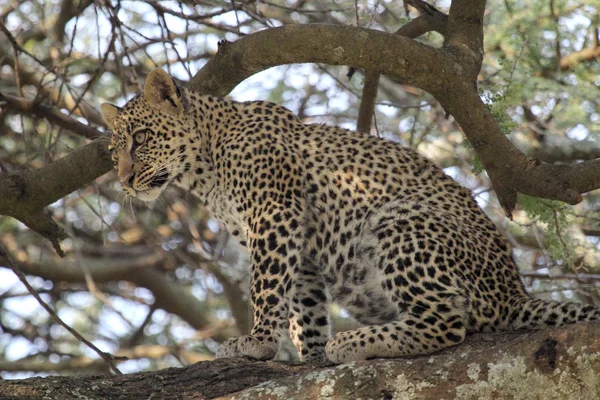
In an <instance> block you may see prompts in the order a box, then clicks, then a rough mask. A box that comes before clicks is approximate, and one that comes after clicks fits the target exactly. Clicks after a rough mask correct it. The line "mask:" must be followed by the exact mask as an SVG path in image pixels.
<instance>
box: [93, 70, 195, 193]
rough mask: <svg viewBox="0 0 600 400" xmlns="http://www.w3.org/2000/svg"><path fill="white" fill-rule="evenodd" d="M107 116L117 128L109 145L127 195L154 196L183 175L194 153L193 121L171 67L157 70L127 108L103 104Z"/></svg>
mask: <svg viewBox="0 0 600 400" xmlns="http://www.w3.org/2000/svg"><path fill="white" fill-rule="evenodd" d="M102 116H103V118H104V121H105V122H106V124H107V125H108V126H109V127H110V129H112V131H113V134H112V137H111V141H110V146H109V149H110V150H111V152H112V160H113V164H114V165H115V168H117V170H118V178H119V182H120V183H121V185H122V186H123V190H124V191H125V192H126V193H127V194H129V195H131V196H133V197H137V198H139V199H140V200H144V201H151V200H154V199H156V198H157V197H158V195H159V194H160V193H161V192H162V190H163V189H164V188H165V187H166V186H167V184H168V183H169V182H170V181H172V180H173V179H175V178H176V177H177V176H178V175H179V176H181V174H182V173H183V171H184V168H185V163H186V159H187V158H188V157H189V154H187V153H188V152H189V150H188V147H189V145H190V140H191V135H190V122H189V121H188V120H189V118H187V115H186V101H185V99H184V96H183V93H182V90H180V89H179V88H178V87H177V85H176V84H175V82H174V81H173V79H171V77H170V76H169V75H168V74H167V73H166V72H164V71H162V70H160V69H156V70H154V71H152V72H151V73H150V74H149V75H148V78H147V79H146V84H145V86H144V91H143V92H142V93H140V94H138V95H137V96H135V97H134V98H132V99H131V100H130V101H129V102H127V104H125V106H124V107H123V108H120V107H117V106H114V105H112V104H108V103H105V104H102Z"/></svg>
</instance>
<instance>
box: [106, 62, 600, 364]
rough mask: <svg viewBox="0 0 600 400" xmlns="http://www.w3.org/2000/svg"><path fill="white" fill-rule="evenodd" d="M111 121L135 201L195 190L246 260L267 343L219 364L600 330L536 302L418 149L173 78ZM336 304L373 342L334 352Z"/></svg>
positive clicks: (590, 314)
mask: <svg viewBox="0 0 600 400" xmlns="http://www.w3.org/2000/svg"><path fill="white" fill-rule="evenodd" d="M102 110H103V115H104V117H105V119H106V121H107V123H108V124H109V126H110V127H111V128H112V129H113V132H114V133H113V136H112V147H113V158H114V160H115V163H116V165H117V167H118V169H119V179H120V181H121V182H122V184H123V188H124V190H125V191H126V192H127V193H129V194H131V195H132V196H137V197H139V198H141V199H143V200H152V199H154V198H156V197H157V196H158V195H159V194H160V192H161V191H162V190H163V189H164V187H165V186H167V185H168V184H170V183H173V184H175V185H178V186H180V187H183V188H185V189H187V190H190V191H191V192H193V193H194V194H196V195H197V196H198V197H199V198H200V199H201V200H202V201H204V202H205V203H206V205H207V207H208V208H209V210H210V211H211V212H212V213H213V214H214V216H215V217H217V218H219V219H220V220H222V221H223V222H224V223H225V224H226V226H227V228H228V230H229V232H230V233H231V234H232V235H233V236H235V237H236V238H238V239H239V240H240V242H241V243H242V244H244V245H246V246H247V247H248V250H249V252H250V257H251V264H252V267H251V268H252V270H251V286H250V290H251V299H252V306H253V312H254V327H253V329H252V331H251V333H250V335H248V336H243V337H240V338H235V339H231V340H229V341H227V342H225V343H224V344H222V345H221V348H220V349H219V351H218V352H217V356H218V357H233V356H249V357H252V358H256V359H261V360H264V359H269V358H272V357H273V356H274V355H275V353H276V352H277V349H278V344H279V341H280V339H281V335H282V334H283V332H284V331H285V330H286V329H289V333H290V335H291V337H292V340H293V342H294V344H295V346H296V347H297V349H298V353H299V354H300V357H301V358H302V359H303V360H310V359H320V358H322V357H323V356H324V355H325V354H326V356H327V357H328V358H329V359H330V360H331V361H333V362H336V363H343V362H347V361H351V360H361V359H367V358H375V357H399V356H407V355H419V354H427V353H431V352H435V351H438V350H440V349H443V348H446V347H449V346H453V345H456V344H459V343H461V342H462V341H463V340H464V338H465V335H466V334H467V333H470V332H480V331H488V332H489V331H497V330H517V329H530V328H542V327H546V326H556V325H563V324H569V323H574V322H577V321H583V320H592V319H597V318H598V317H599V316H600V312H599V311H598V309H596V308H594V307H592V306H584V305H580V304H575V303H558V302H552V301H542V300H536V299H532V298H531V297H530V296H529V295H527V293H526V292H525V289H524V287H523V285H522V283H521V281H520V279H519V275H518V272H517V267H516V265H515V262H514V261H513V258H512V255H511V250H510V248H509V246H508V245H507V242H506V240H505V239H504V238H503V237H502V236H501V235H500V233H499V232H498V230H497V229H496V227H495V226H494V224H493V223H492V222H491V221H490V220H489V219H488V218H487V216H486V215H485V214H484V213H483V211H482V210H481V209H480V208H479V207H478V206H477V204H476V202H475V201H474V200H473V198H472V196H471V194H470V192H469V191H468V190H466V189H465V188H463V187H461V186H460V185H459V184H458V183H456V182H455V181H454V180H452V179H451V178H450V177H448V176H447V175H445V174H444V173H443V172H442V171H441V170H440V169H439V168H438V167H436V166H435V165H434V164H433V163H431V162H430V161H428V160H427V159H425V158H424V157H422V156H420V155H419V154H418V153H417V152H415V151H414V150H412V149H409V148H405V147H402V146H400V145H398V144H396V143H392V142H389V141H385V140H383V139H380V138H377V137H373V136H370V135H366V134H362V133H358V132H353V131H350V130H345V129H341V128H338V127H333V126H326V125H320V124H312V125H306V124H303V123H301V122H300V121H299V120H298V118H297V117H296V116H295V115H294V114H293V113H291V112H290V111H289V110H287V109H286V108H284V107H281V106H279V105H277V104H274V103H270V102H265V101H256V102H247V103H238V102H234V101H230V100H225V99H221V98H216V97H211V96H203V95H200V94H198V93H195V92H193V91H191V90H188V89H178V88H177V87H176V86H175V84H174V83H173V81H172V80H171V79H170V77H169V76H168V75H167V74H166V73H164V72H162V71H160V70H156V71H153V72H152V73H151V74H150V76H149V77H148V81H147V83H146V87H145V89H144V93H143V94H140V95H138V96H137V97H135V98H133V99H132V100H130V101H129V102H128V103H127V104H126V105H125V106H124V108H122V109H120V108H117V107H115V106H111V105H103V108H102ZM139 132H143V135H141V134H139ZM136 135H137V136H136ZM142 138H143V139H144V140H143V142H142V143H138V142H140V141H141V139H142ZM328 293H329V294H330V296H331V297H332V298H333V299H334V300H335V301H337V302H338V303H339V304H340V305H341V306H343V307H344V308H345V309H347V310H348V311H349V312H350V313H351V314H352V315H353V316H354V317H355V318H356V319H357V320H358V321H359V322H361V323H362V324H364V325H365V326H364V327H362V328H360V329H357V330H354V331H349V332H342V333H338V334H337V335H335V336H334V337H333V338H331V337H330V329H329V317H328V298H329V296H328Z"/></svg>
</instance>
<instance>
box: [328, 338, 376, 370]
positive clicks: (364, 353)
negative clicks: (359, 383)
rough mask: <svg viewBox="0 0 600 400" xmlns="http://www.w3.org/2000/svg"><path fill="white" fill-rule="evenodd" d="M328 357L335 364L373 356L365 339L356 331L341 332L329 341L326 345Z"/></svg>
mask: <svg viewBox="0 0 600 400" xmlns="http://www.w3.org/2000/svg"><path fill="white" fill-rule="evenodd" d="M325 353H326V354H327V358H328V359H329V360H330V361H331V362H333V363H335V364H344V363H348V362H352V361H360V360H366V359H367V358H371V357H372V355H371V354H369V351H368V348H367V346H366V343H365V341H364V340H362V339H360V338H359V337H358V335H356V334H355V331H348V332H340V333H338V334H337V335H335V336H334V337H333V338H332V339H330V340H329V341H328V342H327V345H326V346H325Z"/></svg>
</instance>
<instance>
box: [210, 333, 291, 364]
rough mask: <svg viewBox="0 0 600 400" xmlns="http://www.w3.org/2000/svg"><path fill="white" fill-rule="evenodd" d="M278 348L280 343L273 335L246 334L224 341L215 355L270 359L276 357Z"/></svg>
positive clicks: (220, 356)
mask: <svg viewBox="0 0 600 400" xmlns="http://www.w3.org/2000/svg"><path fill="white" fill-rule="evenodd" d="M278 349H279V344H278V343H277V341H275V339H274V338H272V337H262V336H260V337H259V336H249V335H246V336H240V337H236V338H232V339H229V340H227V341H225V342H223V343H222V344H221V346H219V349H218V350H217V354H215V357H216V358H232V357H250V358H253V359H256V360H270V359H272V358H273V357H275V354H277V350H278Z"/></svg>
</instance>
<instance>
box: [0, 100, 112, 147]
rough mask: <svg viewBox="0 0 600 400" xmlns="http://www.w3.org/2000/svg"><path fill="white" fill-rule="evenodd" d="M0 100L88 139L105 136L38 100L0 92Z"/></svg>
mask: <svg viewBox="0 0 600 400" xmlns="http://www.w3.org/2000/svg"><path fill="white" fill-rule="evenodd" d="M2 101H5V102H6V104H7V108H9V109H12V110H15V111H19V112H21V113H26V114H33V115H37V116H39V117H43V118H46V119H47V120H48V121H49V122H52V123H54V124H56V125H58V126H60V127H61V128H64V129H67V130H68V131H71V132H73V133H76V134H78V135H81V136H83V137H86V138H88V139H96V138H99V137H102V136H105V135H104V134H103V133H102V132H100V131H99V130H97V129H95V128H92V127H91V126H89V125H85V124H82V123H81V122H79V121H77V120H76V119H73V118H71V117H69V116H68V115H66V114H63V113H62V112H60V111H59V110H57V109H55V108H52V107H48V106H45V105H43V104H40V103H39V102H36V101H31V100H27V99H24V98H22V97H15V96H10V95H8V94H5V93H1V92H0V102H2Z"/></svg>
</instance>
